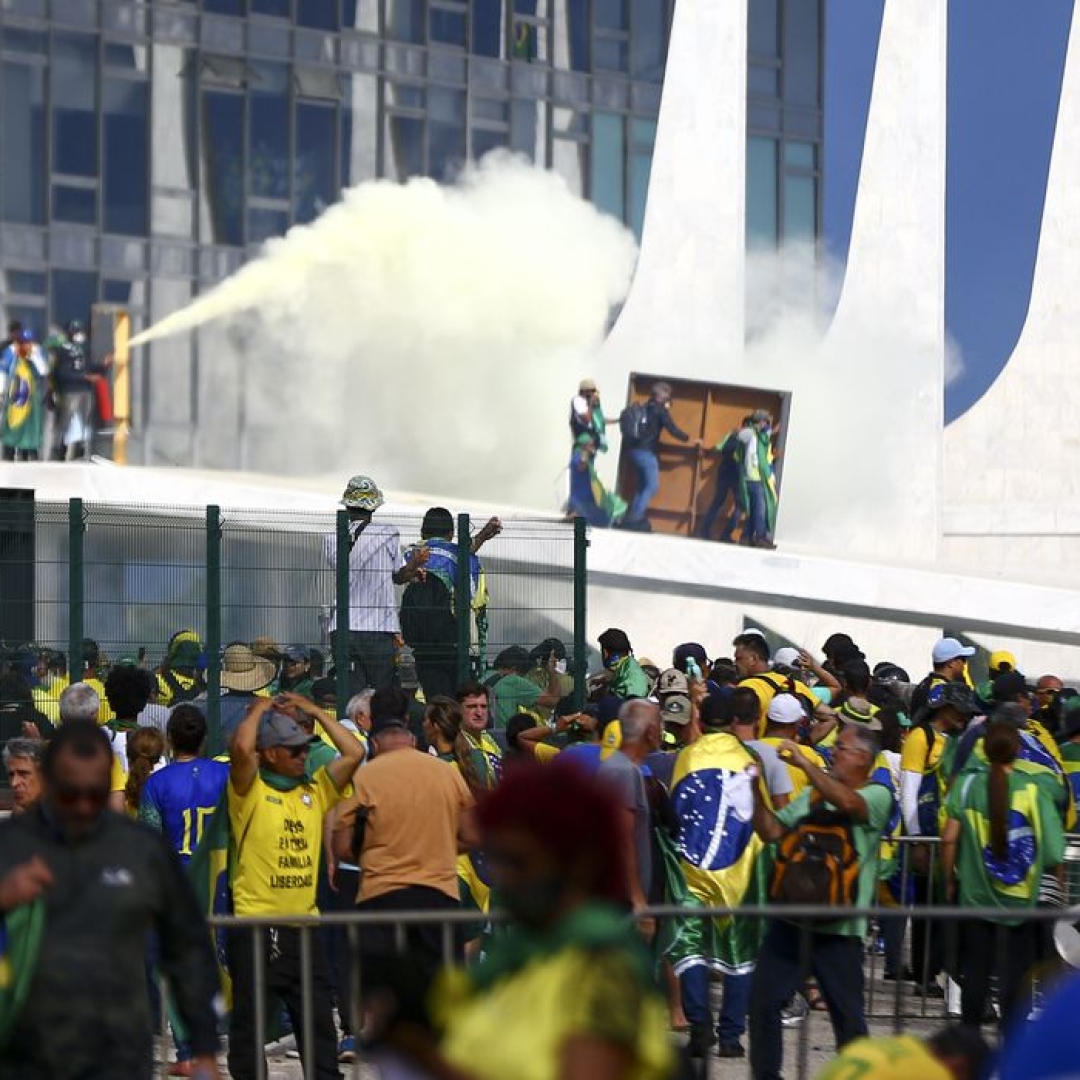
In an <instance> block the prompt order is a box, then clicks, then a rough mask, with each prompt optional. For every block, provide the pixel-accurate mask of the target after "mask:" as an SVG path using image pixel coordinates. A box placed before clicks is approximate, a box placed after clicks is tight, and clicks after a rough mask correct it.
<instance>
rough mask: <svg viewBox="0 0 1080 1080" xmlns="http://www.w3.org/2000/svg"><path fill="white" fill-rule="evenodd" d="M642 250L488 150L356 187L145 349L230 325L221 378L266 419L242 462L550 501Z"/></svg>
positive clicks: (563, 192)
mask: <svg viewBox="0 0 1080 1080" xmlns="http://www.w3.org/2000/svg"><path fill="white" fill-rule="evenodd" d="M635 258H636V246H635V244H634V240H633V237H632V236H631V234H630V233H629V232H628V231H627V230H626V229H625V228H624V227H623V226H622V225H621V224H620V223H619V222H617V221H616V220H615V219H613V218H611V217H607V216H604V215H602V214H600V213H599V212H598V211H597V210H596V209H595V208H593V206H592V205H591V204H589V203H587V202H584V201H583V200H581V199H579V198H577V197H576V196H574V195H573V194H572V193H571V192H570V190H569V188H568V187H567V186H566V184H565V182H564V181H563V180H562V179H561V178H560V177H559V176H558V175H557V174H555V173H550V172H545V171H542V170H538V169H536V168H534V167H532V166H531V165H529V164H528V163H526V162H524V161H522V160H520V159H517V158H514V157H512V156H510V155H508V154H506V153H495V154H491V155H488V156H487V157H486V158H485V159H484V160H483V161H482V162H481V163H480V164H479V165H477V166H474V167H470V168H469V169H467V170H466V171H465V172H464V173H463V174H462V176H461V178H460V179H459V181H458V182H457V183H456V184H454V185H452V186H440V185H438V184H436V183H434V182H433V181H431V180H428V179H419V178H418V179H414V180H411V181H409V183H407V184H405V185H397V184H393V183H389V182H371V183H364V184H360V185H358V186H357V187H355V188H352V189H350V190H348V191H346V192H345V193H344V195H343V198H342V200H341V202H339V203H337V204H335V205H334V206H332V207H330V208H329V209H328V210H327V211H326V212H325V213H323V214H322V216H321V217H319V218H318V219H317V220H316V221H314V222H312V223H311V224H310V225H306V226H298V227H296V228H294V229H292V230H291V231H290V232H289V233H288V234H286V235H285V236H284V237H281V238H280V239H275V240H272V241H269V242H268V243H267V244H266V245H265V248H264V250H263V251H262V253H261V254H260V255H259V257H258V258H256V259H254V260H253V261H252V262H250V263H248V264H246V265H245V266H244V267H242V268H241V269H240V270H239V271H238V272H237V273H235V274H234V275H233V276H232V277H230V278H228V279H227V280H225V281H223V282H222V283H221V284H219V285H218V286H216V287H215V288H213V289H212V290H210V291H208V292H207V293H205V294H203V295H202V296H200V297H198V298H197V299H196V300H194V301H193V302H192V303H191V304H190V305H188V306H187V307H186V308H183V309H182V310H180V311H177V312H175V313H174V314H172V315H170V316H168V317H167V318H165V319H163V320H161V321H160V322H158V323H157V324H156V325H155V326H153V327H151V328H150V329H149V330H148V331H146V332H144V333H143V334H141V335H139V336H138V337H137V338H136V339H134V341H133V343H132V344H143V343H146V342H150V341H153V340H155V339H157V338H161V337H165V336H168V335H171V334H178V333H182V332H188V331H192V330H195V329H196V328H199V327H204V326H206V325H207V324H209V323H212V322H214V321H217V320H220V321H221V326H220V327H210V328H209V337H208V338H203V339H201V340H204V341H205V340H210V341H212V342H213V347H212V348H211V349H209V350H207V351H208V352H209V353H210V355H211V357H212V363H213V365H214V368H215V375H214V378H215V380H216V379H222V380H235V379H242V380H243V381H244V382H245V383H246V385H247V388H248V392H247V397H246V406H245V407H246V412H247V416H248V425H249V427H250V426H252V425H254V426H256V427H257V426H259V425H263V424H265V425H266V427H267V431H266V432H265V435H264V437H263V439H262V442H263V444H264V447H265V452H264V453H263V454H260V455H259V457H260V460H258V461H253V460H250V459H249V460H248V461H247V462H245V464H246V465H247V467H249V468H257V469H259V470H260V471H269V472H288V473H293V474H298V473H305V472H307V473H310V472H327V471H331V470H340V471H341V472H343V473H352V472H357V471H363V472H369V473H371V474H372V475H374V476H375V477H376V478H377V479H378V481H379V482H380V483H381V484H383V485H385V486H388V487H391V488H396V489H398V490H412V491H421V492H429V493H433V494H437V493H439V492H441V491H442V492H450V493H452V494H453V495H455V496H458V497H462V498H466V497H471V498H477V499H487V500H489V501H494V500H503V501H507V502H514V501H516V502H519V503H521V504H524V505H534V506H537V505H545V506H549V507H551V508H553V507H554V505H555V503H556V502H557V498H558V496H557V495H556V487H557V485H556V479H557V477H558V474H559V473H560V471H561V469H562V468H563V466H564V465H565V461H564V460H563V459H564V458H565V456H566V452H567V451H566V447H567V439H566V437H565V424H566V417H565V413H566V409H567V407H568V401H569V398H570V396H571V395H572V393H573V391H574V389H575V388H576V385H577V381H578V380H579V379H580V378H581V377H582V375H584V374H588V373H589V372H588V365H589V363H590V360H589V357H590V356H591V354H592V351H593V350H594V349H595V347H596V345H597V344H598V343H599V342H600V340H601V339H602V337H603V334H604V331H605V329H606V324H607V320H608V318H609V315H610V312H611V309H612V307H613V306H614V305H616V304H618V303H619V302H620V301H621V300H622V299H623V298H624V297H625V295H626V292H627V289H628V288H629V283H630V279H631V275H632V273H633V266H634V261H635ZM203 333H206V331H204V332H203ZM202 353H203V349H200V355H202ZM555 429H557V431H558V435H557V436H556V435H555ZM208 437H209V438H211V439H212V438H213V435H209V436H208ZM207 457H208V458H211V459H212V457H213V454H212V453H208V454H207ZM559 490H560V491H561V489H559Z"/></svg>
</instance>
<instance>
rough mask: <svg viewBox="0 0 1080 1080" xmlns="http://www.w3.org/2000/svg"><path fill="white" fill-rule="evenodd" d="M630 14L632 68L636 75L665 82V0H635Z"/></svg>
mask: <svg viewBox="0 0 1080 1080" xmlns="http://www.w3.org/2000/svg"><path fill="white" fill-rule="evenodd" d="M630 16H631V17H630V30H631V39H630V69H631V71H632V72H633V75H634V78H635V79H644V80H645V81H647V82H654V83H662V82H663V81H664V62H665V60H666V58H667V37H668V29H667V27H668V24H667V5H666V4H664V3H662V0H633V7H632V8H631V12H630Z"/></svg>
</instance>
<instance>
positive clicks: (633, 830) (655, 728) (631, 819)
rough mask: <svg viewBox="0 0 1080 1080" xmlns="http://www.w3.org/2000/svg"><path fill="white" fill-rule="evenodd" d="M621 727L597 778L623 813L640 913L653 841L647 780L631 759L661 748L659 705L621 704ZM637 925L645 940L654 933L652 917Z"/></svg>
mask: <svg viewBox="0 0 1080 1080" xmlns="http://www.w3.org/2000/svg"><path fill="white" fill-rule="evenodd" d="M619 727H620V728H621V730H622V741H621V743H620V747H619V749H618V750H615V751H614V752H613V753H612V754H610V755H609V756H608V757H606V758H605V759H604V760H603V761H602V762H601V764H600V768H599V769H598V770H597V774H596V775H597V777H598V778H599V780H600V782H601V783H604V784H607V785H608V786H609V787H610V789H611V791H612V792H613V794H614V795H615V798H616V800H617V801H618V803H619V805H620V806H621V807H622V809H623V813H622V814H620V816H619V824H620V833H621V836H622V843H623V852H624V862H625V863H626V872H627V886H628V889H627V891H628V892H629V895H630V901H631V903H632V904H633V905H634V908H635V909H638V908H643V907H646V906H647V905H648V898H649V887H650V884H651V882H652V838H651V833H650V817H649V799H648V796H647V795H646V793H645V780H644V778H643V777H642V775H641V769H640V768H639V767H638V766H637V765H636V764H635V759H639V758H640V760H641V761H644V760H645V758H646V757H647V756H648V755H649V754H655V753H656V752H657V751H658V750H659V749H660V744H661V741H662V739H663V727H662V724H661V720H660V706H659V705H657V704H656V702H655V701H647V700H645V699H644V698H634V699H633V700H631V701H627V702H624V703H623V706H622V708H621V709H619ZM605 752H606V751H605ZM638 925H639V927H640V929H641V932H642V933H643V934H645V935H646V937H651V936H652V934H653V933H654V932H655V930H656V924H655V922H654V921H653V920H652V919H645V920H642V922H640V923H639V924H638Z"/></svg>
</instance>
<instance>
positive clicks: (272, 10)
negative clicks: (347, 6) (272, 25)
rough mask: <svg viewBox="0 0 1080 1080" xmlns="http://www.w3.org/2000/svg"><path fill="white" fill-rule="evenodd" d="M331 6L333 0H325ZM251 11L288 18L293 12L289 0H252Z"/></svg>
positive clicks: (257, 13) (256, 13) (255, 13)
mask: <svg viewBox="0 0 1080 1080" xmlns="http://www.w3.org/2000/svg"><path fill="white" fill-rule="evenodd" d="M323 2H324V3H325V4H326V5H327V7H329V6H330V4H331V3H332V2H333V0H323ZM250 3H251V13H252V14H253V15H273V16H274V17H275V18H278V19H288V18H290V17H291V15H292V12H291V11H290V10H289V0H250Z"/></svg>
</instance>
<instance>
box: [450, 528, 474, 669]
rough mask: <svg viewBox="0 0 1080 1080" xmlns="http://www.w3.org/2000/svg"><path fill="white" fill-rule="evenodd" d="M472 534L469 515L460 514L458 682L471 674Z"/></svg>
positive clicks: (456, 581) (456, 584)
mask: <svg viewBox="0 0 1080 1080" xmlns="http://www.w3.org/2000/svg"><path fill="white" fill-rule="evenodd" d="M471 563H472V534H471V532H470V531H469V515H468V514H458V519H457V574H456V576H455V577H454V612H455V614H456V616H457V678H458V684H459V685H460V684H462V683H465V682H468V680H469V676H470V670H469V669H470V655H469V654H470V646H471V645H472V627H471V625H470V620H471V619H472V583H471V580H470V573H469V571H470V564H471Z"/></svg>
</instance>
